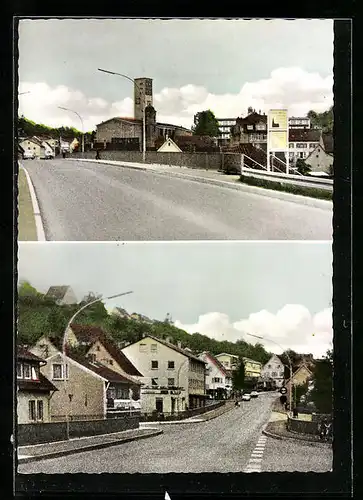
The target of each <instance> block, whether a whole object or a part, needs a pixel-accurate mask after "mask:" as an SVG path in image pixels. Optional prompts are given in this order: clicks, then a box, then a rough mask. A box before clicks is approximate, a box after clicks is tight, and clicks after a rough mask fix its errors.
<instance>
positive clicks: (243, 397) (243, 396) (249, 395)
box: [242, 393, 251, 401]
mask: <svg viewBox="0 0 363 500" xmlns="http://www.w3.org/2000/svg"><path fill="white" fill-rule="evenodd" d="M250 399H251V394H247V393H246V394H242V401H249V400H250Z"/></svg>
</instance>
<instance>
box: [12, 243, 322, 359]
mask: <svg viewBox="0 0 363 500" xmlns="http://www.w3.org/2000/svg"><path fill="white" fill-rule="evenodd" d="M18 280H19V281H21V280H27V281H29V282H30V283H31V284H32V285H33V286H34V287H35V288H37V289H38V290H39V291H40V292H42V293H45V292H46V291H47V290H48V288H49V287H50V286H55V285H70V286H71V287H72V289H73V290H74V292H75V294H76V296H77V299H78V300H79V301H80V300H82V298H83V297H84V295H86V294H87V293H88V292H90V291H92V292H94V293H96V294H102V296H103V297H108V296H110V295H114V294H117V293H123V292H127V291H132V292H133V293H132V294H130V295H127V296H124V297H120V298H117V299H113V300H111V301H105V305H106V307H107V309H108V310H109V311H111V310H112V309H113V308H114V307H116V306H117V307H122V308H124V309H126V310H127V311H128V312H129V313H132V312H137V313H140V314H144V315H146V316H148V317H149V318H151V319H157V320H161V321H163V320H164V319H165V317H166V314H167V313H170V314H171V316H172V319H173V321H174V323H175V326H177V327H179V328H182V329H184V330H185V331H187V332H188V333H194V332H199V333H201V334H204V335H207V336H209V337H211V338H215V339H217V340H228V341H231V342H235V341H236V340H238V339H244V340H246V341H247V342H250V343H252V344H254V343H256V342H261V343H262V344H263V345H264V346H265V348H266V349H267V350H268V351H270V352H275V353H277V354H279V353H281V352H282V350H283V349H282V348H284V349H286V348H292V349H294V350H295V351H296V352H303V353H312V354H314V356H316V357H320V356H322V355H323V354H325V353H326V351H327V349H329V348H331V347H332V344H331V342H332V308H331V305H332V248H331V243H329V242H321V243H317V242H313V243H310V242H306V243H305V242H276V243H275V242H264V243H263V244H261V242H241V243H240V242H186V243H181V242H175V243H173V242H155V243H154V242H152V243H138V242H131V243H116V242H110V243H95V242H92V243H87V242H84V243H83V242H72V243H58V242H46V243H39V242H35V243H31V242H29V243H25V242H20V243H19V250H18ZM249 334H252V335H258V336H262V337H263V340H259V339H256V338H255V337H252V336H251V335H249ZM275 343H277V344H278V345H276V344H275Z"/></svg>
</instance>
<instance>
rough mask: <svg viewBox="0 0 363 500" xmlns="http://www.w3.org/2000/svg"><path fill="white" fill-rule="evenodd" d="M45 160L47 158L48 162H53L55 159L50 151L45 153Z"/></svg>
mask: <svg viewBox="0 0 363 500" xmlns="http://www.w3.org/2000/svg"><path fill="white" fill-rule="evenodd" d="M44 158H45V159H46V160H52V159H53V158H54V154H53V153H51V152H50V151H47V152H46V153H45V155H44Z"/></svg>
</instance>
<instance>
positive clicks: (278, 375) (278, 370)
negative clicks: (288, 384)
mask: <svg viewBox="0 0 363 500" xmlns="http://www.w3.org/2000/svg"><path fill="white" fill-rule="evenodd" d="M261 378H262V380H264V379H265V380H266V381H267V380H268V379H272V380H274V381H275V383H276V387H282V386H283V384H284V365H283V363H282V361H281V359H280V358H279V357H278V356H276V354H273V355H272V356H271V358H270V359H269V360H268V361H267V363H266V364H265V365H263V367H262V369H261Z"/></svg>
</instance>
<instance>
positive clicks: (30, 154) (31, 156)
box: [23, 149, 35, 160]
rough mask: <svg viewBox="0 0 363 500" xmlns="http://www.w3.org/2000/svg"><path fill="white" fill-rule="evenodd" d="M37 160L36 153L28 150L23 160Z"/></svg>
mask: <svg viewBox="0 0 363 500" xmlns="http://www.w3.org/2000/svg"><path fill="white" fill-rule="evenodd" d="M34 159H35V153H34V151H32V150H31V149H27V150H25V151H24V153H23V160H34Z"/></svg>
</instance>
